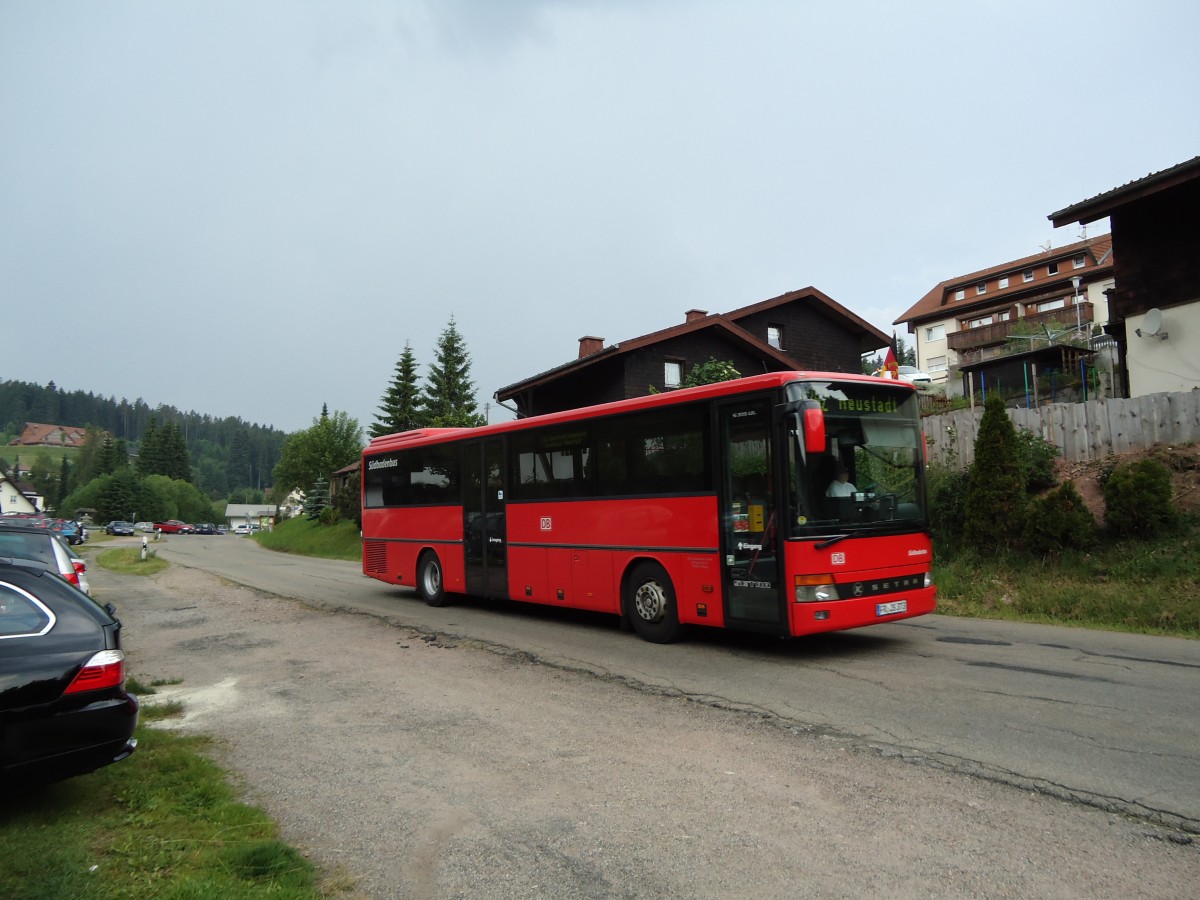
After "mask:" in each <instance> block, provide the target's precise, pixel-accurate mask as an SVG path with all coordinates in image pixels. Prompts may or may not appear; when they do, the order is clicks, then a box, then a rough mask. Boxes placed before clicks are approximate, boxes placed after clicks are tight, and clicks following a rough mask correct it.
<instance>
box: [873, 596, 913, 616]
mask: <svg viewBox="0 0 1200 900" xmlns="http://www.w3.org/2000/svg"><path fill="white" fill-rule="evenodd" d="M902 612H908V601H907V600H893V601H892V602H891V603H876V604H875V616H876V617H877V618H878V617H879V616H894V615H896V613H902Z"/></svg>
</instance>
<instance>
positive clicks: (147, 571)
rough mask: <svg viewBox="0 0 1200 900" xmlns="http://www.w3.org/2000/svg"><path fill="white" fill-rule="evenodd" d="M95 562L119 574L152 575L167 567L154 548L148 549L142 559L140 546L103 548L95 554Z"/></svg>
mask: <svg viewBox="0 0 1200 900" xmlns="http://www.w3.org/2000/svg"><path fill="white" fill-rule="evenodd" d="M96 564H97V565H98V566H101V567H103V568H105V569H108V570H110V571H112V572H118V573H120V574H121V575H154V574H156V573H158V572H161V571H162V570H163V569H165V568H166V567H167V561H166V560H165V559H161V558H160V557H159V556H158V554H157V553H155V551H154V550H148V551H147V552H146V558H145V559H142V548H141V547H122V548H120V549H113V550H105V551H103V552H101V553H99V554H97V555H96Z"/></svg>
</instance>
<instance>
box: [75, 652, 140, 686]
mask: <svg viewBox="0 0 1200 900" xmlns="http://www.w3.org/2000/svg"><path fill="white" fill-rule="evenodd" d="M124 681H125V654H124V652H123V651H121V650H101V651H100V652H99V653H94V654H92V658H91V659H89V660H88V661H87V662H86V663H85V664H84V666H83V668H82V669H80V670H79V674H78V675H76V676H75V678H74V680H73V681H72V682H71V684H70V685H69V686H68V687H67V690H66V691H65V693H68V694H78V693H81V692H83V691H98V690H100V689H101V688H110V687H119V686H120V685H121V683H122V682H124Z"/></svg>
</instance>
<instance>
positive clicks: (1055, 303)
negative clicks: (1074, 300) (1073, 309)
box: [1037, 297, 1067, 312]
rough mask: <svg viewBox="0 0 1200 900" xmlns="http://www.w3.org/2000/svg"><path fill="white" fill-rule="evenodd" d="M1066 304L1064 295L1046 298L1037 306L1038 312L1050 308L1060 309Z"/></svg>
mask: <svg viewBox="0 0 1200 900" xmlns="http://www.w3.org/2000/svg"><path fill="white" fill-rule="evenodd" d="M1066 305H1067V299H1066V298H1065V297H1059V298H1058V299H1057V300H1047V301H1046V302H1045V303H1039V304H1038V306H1037V310H1038V312H1050V310H1052V309H1062V308H1063V307H1064V306H1066Z"/></svg>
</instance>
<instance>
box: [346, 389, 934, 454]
mask: <svg viewBox="0 0 1200 900" xmlns="http://www.w3.org/2000/svg"><path fill="white" fill-rule="evenodd" d="M796 381H856V382H859V383H861V384H875V385H887V386H888V387H894V388H900V389H908V390H909V391H915V390H916V388H915V387H914V386H913V385H912V384H910V383H908V382H907V381H899V380H894V379H889V378H880V377H877V376H875V375H859V374H855V373H851V372H767V373H765V374H763V375H751V376H749V377H747V378H736V379H734V380H732V381H718V382H714V383H713V384H702V385H700V386H699V387H694V388H680V389H679V390H673V391H668V392H665V393H661V394H647V395H646V396H644V397H631V398H630V399H628V400H615V401H612V402H611V403H600V404H597V405H596V406H581V407H579V408H578V409H567V410H563V411H561V412H553V413H547V414H546V415H543V416H529V417H527V418H524V419H515V420H513V421H511V422H498V423H496V424H494V425H483V426H480V427H479V428H418V429H415V430H413V431H402V432H400V433H398V434H386V435H383V436H382V437H377V438H372V439H371V442H370V443H369V444H367V447H366V449H365V450H364V451H363V452H364V453H379V452H383V451H387V450H396V449H402V448H405V447H410V446H417V445H420V444H436V443H441V442H442V441H444V440H446V439H447V438H450V437H454V436H462V437H464V438H465V437H471V438H484V437H488V436H491V435H500V434H507V433H508V432H511V431H521V430H523V429H525V428H534V427H536V426H539V425H555V424H568V423H570V422H584V421H587V420H588V419H592V418H595V417H596V416H605V415H613V414H616V413H625V412H637V411H639V410H644V409H656V408H658V407H664V406H667V407H669V406H677V405H679V404H681V403H689V402H691V401H695V400H711V399H714V398H718V397H727V396H728V397H732V396H737V395H738V394H749V393H754V392H755V391H763V390H769V389H770V388H777V387H782V386H783V385H786V384H791V383H793V382H796Z"/></svg>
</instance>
